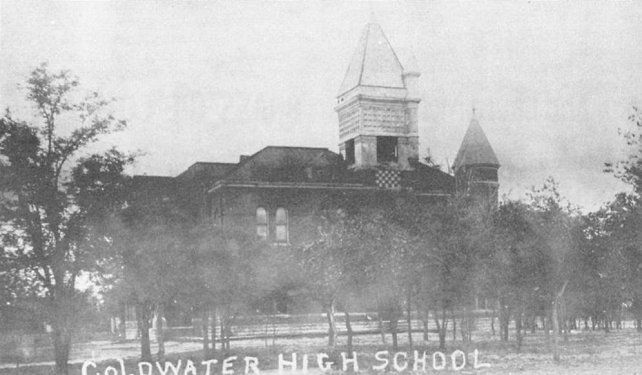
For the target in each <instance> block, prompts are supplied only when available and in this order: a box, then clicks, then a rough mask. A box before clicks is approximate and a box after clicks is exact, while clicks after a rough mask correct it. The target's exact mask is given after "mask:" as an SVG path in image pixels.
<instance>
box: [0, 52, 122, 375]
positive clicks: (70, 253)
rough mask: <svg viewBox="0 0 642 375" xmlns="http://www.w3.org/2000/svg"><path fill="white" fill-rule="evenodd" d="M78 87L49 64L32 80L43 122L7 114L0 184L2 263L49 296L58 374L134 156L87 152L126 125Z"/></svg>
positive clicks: (32, 96) (31, 95)
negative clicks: (85, 278) (80, 281)
mask: <svg viewBox="0 0 642 375" xmlns="http://www.w3.org/2000/svg"><path fill="white" fill-rule="evenodd" d="M77 86H78V80H77V79H76V78H74V77H72V75H71V74H70V73H69V72H68V71H61V72H59V73H51V72H50V71H49V70H48V66H47V64H42V65H40V66H39V67H38V68H36V69H35V70H34V71H33V72H32V73H31V75H30V77H29V79H28V81H27V85H26V90H27V99H28V100H29V101H30V102H31V103H32V104H33V105H34V107H35V109H36V112H37V114H38V118H39V120H40V121H38V123H37V124H35V125H28V124H27V123H25V122H20V121H17V120H15V119H13V117H12V116H11V114H10V113H9V111H7V113H6V114H5V116H4V117H3V118H2V119H0V156H1V158H0V163H1V165H0V190H1V191H2V193H3V194H4V196H5V197H8V198H7V199H5V200H4V202H3V205H2V208H1V210H0V220H1V221H2V225H3V226H4V227H8V228H10V231H9V234H6V233H3V235H2V237H3V241H4V242H5V244H7V245H8V246H7V247H6V248H5V250H6V251H5V252H4V254H3V255H2V257H3V258H2V261H3V262H6V263H11V264H13V265H14V266H15V268H19V269H22V270H24V272H25V273H28V275H29V287H30V288H32V289H33V290H35V291H37V292H36V293H37V294H39V295H43V296H44V297H43V301H42V303H43V308H44V309H45V311H46V314H44V315H45V316H46V319H47V323H48V324H50V325H51V329H52V331H51V338H52V341H53V346H54V353H55V362H56V372H57V373H58V374H67V373H68V368H67V360H68V357H69V350H70V346H71V339H72V332H73V327H74V323H75V322H76V321H77V320H78V319H77V318H78V316H77V311H78V308H79V303H78V302H79V293H78V290H77V288H76V280H77V278H78V276H79V275H80V274H81V273H83V272H92V271H95V270H96V268H97V265H98V260H99V259H100V257H101V254H100V253H101V252H100V249H101V248H102V246H103V245H106V244H105V238H106V237H105V235H104V233H101V230H100V223H101V222H102V221H103V220H104V219H105V218H106V217H107V216H108V215H109V214H110V213H111V212H113V211H114V210H115V209H117V208H119V206H120V204H121V203H122V197H123V192H124V188H125V184H126V179H125V177H124V176H123V170H124V168H125V166H126V165H127V164H128V163H130V162H132V161H133V158H132V157H130V156H127V155H125V154H123V153H121V152H119V151H117V150H115V149H112V150H109V151H107V152H105V153H103V154H93V155H87V154H86V151H87V150H88V149H89V146H90V145H91V144H92V143H94V142H95V141H97V140H98V139H99V138H100V136H102V135H105V134H109V133H111V132H114V131H119V130H122V129H124V127H125V126H126V123H125V121H122V120H118V119H116V118H115V117H114V116H113V115H112V114H111V113H110V112H109V104H110V102H111V101H109V100H105V99H102V98H101V97H100V95H98V94H97V93H91V94H89V95H88V96H87V97H85V98H84V99H82V100H79V101H76V100H74V95H75V88H76V87H77ZM74 125H75V128H73V130H72V131H71V132H70V133H69V134H65V132H64V131H63V130H64V129H70V128H72V127H73V126H74Z"/></svg>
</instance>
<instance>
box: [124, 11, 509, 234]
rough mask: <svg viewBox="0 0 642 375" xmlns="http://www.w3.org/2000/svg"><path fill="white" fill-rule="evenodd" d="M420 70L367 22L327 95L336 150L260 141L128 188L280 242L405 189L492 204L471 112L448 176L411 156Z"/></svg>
mask: <svg viewBox="0 0 642 375" xmlns="http://www.w3.org/2000/svg"><path fill="white" fill-rule="evenodd" d="M419 76H420V73H419V72H418V70H417V69H413V68H404V66H403V65H402V64H401V62H400V61H399V59H398V58H397V55H396V54H395V52H394V50H393V48H392V46H391V45H390V43H389V42H388V39H387V38H386V36H385V34H384V32H383V30H382V29H381V27H380V26H379V25H377V24H368V25H366V27H365V29H364V31H363V34H362V36H361V38H360V40H359V43H358V46H357V49H356V50H355V52H354V55H353V57H352V59H351V62H350V64H349V66H348V69H347V71H346V75H345V77H344V80H343V83H342V84H341V87H340V89H339V92H338V95H337V98H336V106H335V108H334V110H335V111H336V112H337V116H338V129H337V130H338V131H339V141H340V143H339V151H340V152H339V153H335V152H333V151H330V150H329V149H327V148H310V147H289V146H288V147H281V146H267V147H265V148H263V149H261V150H259V151H257V152H256V153H254V154H253V155H249V156H241V157H240V158H239V161H238V163H211V162H197V163H195V164H193V165H192V166H190V167H189V168H188V169H187V170H186V171H184V172H183V173H181V174H180V175H178V176H176V177H158V176H136V177H135V178H134V183H135V185H134V188H135V191H137V194H138V195H139V196H145V197H148V198H149V197H152V198H153V197H157V198H158V199H163V197H165V198H166V199H170V198H171V197H179V199H180V202H181V204H182V205H184V207H185V208H186V209H187V210H188V211H189V212H190V214H191V215H194V216H196V217H198V218H199V220H203V221H207V222H208V223H210V224H211V225H220V226H224V225H233V226H235V227H237V228H241V229H242V230H245V231H248V233H254V234H255V235H256V236H257V237H259V238H262V239H265V240H267V241H270V242H272V243H274V244H283V245H286V244H298V243H302V242H305V241H307V240H310V239H312V238H314V237H315V236H316V234H317V226H316V225H317V224H316V218H318V216H319V215H320V213H321V212H322V211H323V210H326V209H339V208H341V209H346V208H348V209H359V208H360V207H363V206H375V207H376V206H378V205H379V206H380V205H385V204H388V203H390V202H394V200H395V199H397V198H398V197H400V196H403V195H404V194H412V195H413V196H414V197H416V198H417V199H418V200H419V201H420V202H425V203H426V207H427V209H429V204H430V203H431V202H434V201H436V200H443V199H445V198H446V197H448V196H452V195H453V194H456V193H457V192H459V193H464V194H466V193H467V194H472V195H475V196H479V197H481V198H483V199H486V200H489V201H491V202H495V203H496V202H497V189H498V187H499V183H498V177H497V171H498V169H499V162H498V160H497V157H496V156H495V153H494V152H493V150H492V147H491V146H490V143H489V142H488V139H487V138H486V136H485V134H484V132H483V130H482V129H481V126H480V124H479V122H478V121H477V120H476V119H475V118H474V115H473V119H472V120H471V122H470V125H469V128H468V131H467V133H466V135H465V137H464V140H463V142H462V145H461V148H460V149H459V152H458V154H457V157H456V159H455V163H454V167H453V171H454V175H453V174H450V173H446V172H444V171H441V170H439V169H438V168H434V167H431V166H428V165H426V164H424V163H422V162H420V161H419V152H418V149H419V133H418V129H419V124H418V107H419V103H420V101H421V98H420V97H419V93H418V89H417V79H418V77H419ZM333 126H336V125H333Z"/></svg>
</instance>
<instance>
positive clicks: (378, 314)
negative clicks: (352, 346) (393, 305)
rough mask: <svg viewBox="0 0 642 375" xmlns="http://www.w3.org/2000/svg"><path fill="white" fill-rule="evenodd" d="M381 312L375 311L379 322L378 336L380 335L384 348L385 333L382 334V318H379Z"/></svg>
mask: <svg viewBox="0 0 642 375" xmlns="http://www.w3.org/2000/svg"><path fill="white" fill-rule="evenodd" d="M381 315H382V314H381V310H379V311H377V320H378V321H379V334H380V335H381V344H382V345H384V346H386V345H388V344H387V343H386V332H384V327H383V317H382V316H381Z"/></svg>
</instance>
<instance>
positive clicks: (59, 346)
mask: <svg viewBox="0 0 642 375" xmlns="http://www.w3.org/2000/svg"><path fill="white" fill-rule="evenodd" d="M51 338H52V341H53V347H54V357H55V361H56V374H57V375H67V374H68V373H69V364H68V361H69V350H70V349H71V334H70V332H69V330H68V329H67V327H63V324H61V322H54V323H53V324H52V332H51Z"/></svg>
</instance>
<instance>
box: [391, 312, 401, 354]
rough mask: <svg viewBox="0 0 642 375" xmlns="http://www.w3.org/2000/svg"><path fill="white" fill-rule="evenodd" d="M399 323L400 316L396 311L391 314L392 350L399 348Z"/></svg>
mask: <svg viewBox="0 0 642 375" xmlns="http://www.w3.org/2000/svg"><path fill="white" fill-rule="evenodd" d="M398 323H399V320H398V316H397V314H396V313H395V312H392V313H391V314H390V333H392V350H393V351H395V352H396V351H397V349H399V342H398V341H397V324H398Z"/></svg>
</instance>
